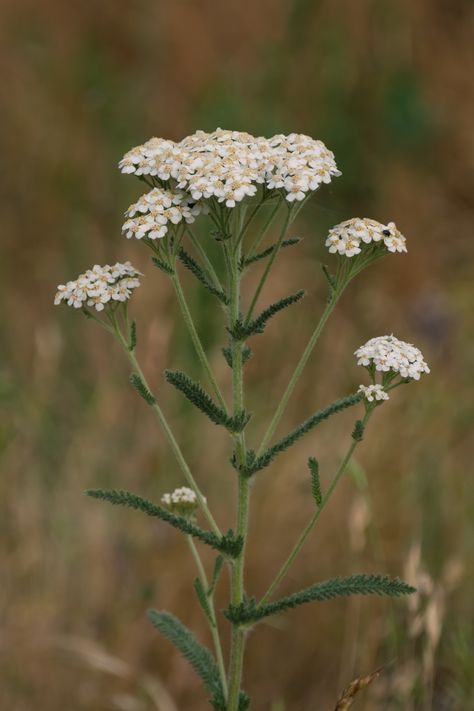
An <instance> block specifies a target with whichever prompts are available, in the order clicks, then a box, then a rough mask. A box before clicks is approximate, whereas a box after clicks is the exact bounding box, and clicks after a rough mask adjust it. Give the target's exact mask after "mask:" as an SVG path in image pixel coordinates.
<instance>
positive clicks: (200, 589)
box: [193, 578, 214, 627]
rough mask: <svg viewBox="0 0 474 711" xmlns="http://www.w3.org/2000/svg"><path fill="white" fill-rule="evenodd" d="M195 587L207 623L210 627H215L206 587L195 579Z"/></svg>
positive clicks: (198, 579)
mask: <svg viewBox="0 0 474 711" xmlns="http://www.w3.org/2000/svg"><path fill="white" fill-rule="evenodd" d="M193 587H194V591H195V593H196V597H197V599H198V602H199V604H200V605H201V608H202V611H203V612H204V614H205V615H206V618H207V621H208V622H209V624H210V625H212V626H213V627H214V622H213V619H212V613H211V608H210V607H209V600H208V597H207V593H206V591H205V590H204V586H203V584H202V583H201V580H200V578H194V581H193Z"/></svg>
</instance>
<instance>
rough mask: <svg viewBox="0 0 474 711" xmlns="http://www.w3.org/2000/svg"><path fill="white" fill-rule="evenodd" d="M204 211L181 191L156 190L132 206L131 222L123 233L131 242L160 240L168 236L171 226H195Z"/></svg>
mask: <svg viewBox="0 0 474 711" xmlns="http://www.w3.org/2000/svg"><path fill="white" fill-rule="evenodd" d="M201 211H202V206H201V205H199V204H198V203H196V202H195V201H194V200H193V199H192V198H191V197H190V196H189V195H187V194H186V193H184V192H183V191H182V190H176V191H172V190H162V189H161V188H154V189H153V190H151V191H150V192H149V193H146V194H145V195H142V196H141V198H140V199H139V200H138V201H137V202H135V203H134V204H133V205H130V207H129V208H128V210H127V211H126V213H125V214H126V215H127V217H128V218H129V219H128V220H127V221H126V222H125V223H124V224H123V226H122V231H123V232H124V234H125V236H126V237H128V238H129V239H130V238H131V237H136V238H137V239H142V237H148V238H149V239H161V238H162V237H164V236H165V235H166V233H167V232H168V223H170V222H171V223H172V224H173V225H177V224H179V223H180V222H181V221H182V220H184V221H185V222H188V223H191V222H194V218H195V217H196V216H197V215H199V213H200V212H201Z"/></svg>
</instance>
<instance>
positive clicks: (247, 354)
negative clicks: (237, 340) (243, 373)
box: [222, 346, 252, 368]
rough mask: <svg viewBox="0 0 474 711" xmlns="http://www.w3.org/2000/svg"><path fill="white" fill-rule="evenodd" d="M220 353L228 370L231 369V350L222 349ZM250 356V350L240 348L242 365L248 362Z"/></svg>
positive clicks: (246, 347)
mask: <svg viewBox="0 0 474 711" xmlns="http://www.w3.org/2000/svg"><path fill="white" fill-rule="evenodd" d="M222 353H223V355H224V358H225V359H226V362H227V365H228V366H229V368H232V367H233V364H232V348H229V347H225V348H223V349H222ZM251 356H252V349H251V348H249V347H248V346H242V365H245V364H246V363H247V361H248V360H250V358H251Z"/></svg>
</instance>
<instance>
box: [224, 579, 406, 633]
mask: <svg viewBox="0 0 474 711" xmlns="http://www.w3.org/2000/svg"><path fill="white" fill-rule="evenodd" d="M414 592H416V590H415V588H413V587H411V585H408V584H407V583H405V582H403V580H400V578H389V577H388V576H386V575H350V576H349V577H346V578H339V577H338V578H333V579H331V580H325V581H324V582H322V583H316V584H315V585H311V587H309V588H306V589H305V590H301V591H300V592H297V593H294V594H293V595H288V596H287V597H283V598H281V599H280V600H277V601H276V602H271V603H268V604H266V605H258V604H257V602H256V601H255V599H251V600H245V601H244V602H242V603H240V604H239V605H229V607H228V608H227V609H226V610H224V615H225V617H227V619H228V620H230V621H231V622H232V623H233V624H236V625H248V624H252V623H254V622H258V620H261V619H263V618H264V617H268V616H269V615H275V614H277V613H279V612H283V611H285V610H290V609H292V608H294V607H298V606H299V605H304V604H306V603H308V602H324V601H326V600H332V599H334V598H336V597H348V596H351V595H383V596H388V597H399V596H401V595H410V594H411V593H414Z"/></svg>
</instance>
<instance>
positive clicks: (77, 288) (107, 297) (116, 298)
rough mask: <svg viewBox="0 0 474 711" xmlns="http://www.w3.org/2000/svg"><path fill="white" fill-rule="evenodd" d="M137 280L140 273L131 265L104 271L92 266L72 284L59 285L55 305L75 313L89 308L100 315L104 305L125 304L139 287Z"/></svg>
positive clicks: (103, 268) (118, 263)
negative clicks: (63, 303)
mask: <svg viewBox="0 0 474 711" xmlns="http://www.w3.org/2000/svg"><path fill="white" fill-rule="evenodd" d="M139 276H141V274H140V272H139V271H138V270H137V269H135V267H133V266H132V265H131V264H130V262H125V263H124V264H122V263H120V262H117V263H116V264H114V265H113V266H110V265H109V264H106V265H105V266H103V267H101V266H99V265H98V264H95V265H94V266H93V267H92V269H88V270H87V271H86V272H84V274H80V275H79V276H78V277H77V279H75V280H74V281H68V282H67V284H60V285H59V286H58V290H57V292H56V296H55V297H54V304H55V306H58V305H59V304H61V303H62V302H65V303H66V304H67V305H68V306H73V307H74V308H75V309H81V308H83V307H85V306H91V307H93V308H94V309H95V310H96V311H103V310H104V308H105V307H106V305H107V304H113V303H117V302H124V301H127V300H128V299H129V298H130V296H131V295H132V292H133V290H134V289H136V288H137V287H139V286H140V280H139V278H138V277H139Z"/></svg>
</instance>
